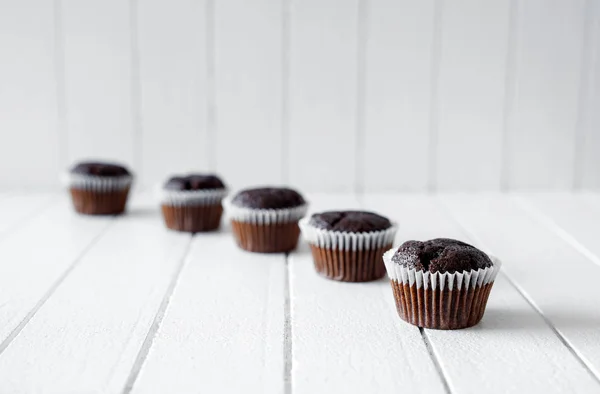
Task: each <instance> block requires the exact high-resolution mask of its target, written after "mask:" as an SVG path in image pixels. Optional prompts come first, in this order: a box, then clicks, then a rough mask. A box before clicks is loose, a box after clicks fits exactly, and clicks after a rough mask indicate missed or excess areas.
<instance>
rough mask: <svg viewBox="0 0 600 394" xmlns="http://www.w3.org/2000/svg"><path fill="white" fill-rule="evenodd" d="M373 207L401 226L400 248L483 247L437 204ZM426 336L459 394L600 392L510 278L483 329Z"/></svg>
mask: <svg viewBox="0 0 600 394" xmlns="http://www.w3.org/2000/svg"><path fill="white" fill-rule="evenodd" d="M366 203H367V205H368V206H369V207H375V206H376V207H379V208H380V209H381V210H383V212H385V213H386V214H388V215H389V216H390V217H392V218H394V219H396V220H397V221H398V222H399V223H400V228H399V231H398V235H397V237H396V238H397V240H398V243H401V242H404V241H406V240H409V239H417V240H425V239H432V238H438V237H448V238H455V239H460V240H464V241H466V242H470V243H473V244H476V245H477V243H476V242H474V241H475V240H474V239H472V238H470V237H468V236H467V234H465V233H464V231H463V230H462V229H461V228H460V227H459V226H458V224H457V223H456V222H454V220H453V219H452V218H451V217H450V216H448V214H447V213H446V212H444V210H443V209H441V208H440V206H439V205H438V204H437V203H436V201H435V199H434V198H433V197H429V196H426V195H405V196H380V197H372V198H369V197H367V198H366ZM477 246H479V247H481V245H477ZM498 257H500V258H503V257H504V256H503V255H498ZM390 298H391V297H390ZM402 324H405V323H402ZM426 333H427V337H428V338H429V341H430V342H431V345H432V347H433V349H434V352H435V354H436V356H437V357H438V361H439V363H440V365H441V368H442V370H443V371H444V374H445V376H446V379H447V380H448V385H449V387H450V391H451V392H456V393H481V392H486V393H506V392H544V393H564V392H568V391H575V392H579V391H581V392H585V391H590V390H597V389H600V385H599V384H598V382H597V381H596V380H595V379H594V378H593V377H592V376H591V375H590V374H589V373H588V371H587V370H586V369H585V368H584V367H583V366H582V365H581V364H580V362H579V360H578V359H577V358H575V357H574V356H573V355H572V353H571V352H570V351H569V349H568V348H567V347H565V346H564V345H563V343H562V342H561V340H560V339H559V337H558V336H556V334H555V333H554V331H553V330H552V328H551V327H550V326H548V324H547V323H546V322H545V321H544V319H543V318H542V317H541V316H540V315H539V313H538V312H537V311H536V310H535V309H534V308H533V307H531V305H529V304H528V302H527V301H526V300H525V299H524V298H523V297H522V296H521V294H520V293H519V292H518V290H517V289H516V288H515V287H514V286H513V285H511V284H510V282H509V281H508V280H507V279H506V277H505V275H502V274H501V275H500V276H499V277H498V278H497V279H496V283H495V284H494V288H493V290H492V293H491V296H490V299H489V302H488V306H487V309H486V313H485V315H484V317H483V320H482V321H481V322H480V323H479V324H478V325H477V326H475V327H473V328H470V329H465V330H457V331H443V330H426ZM507 366H510V367H507ZM492 371H499V372H501V373H494V372H492Z"/></svg>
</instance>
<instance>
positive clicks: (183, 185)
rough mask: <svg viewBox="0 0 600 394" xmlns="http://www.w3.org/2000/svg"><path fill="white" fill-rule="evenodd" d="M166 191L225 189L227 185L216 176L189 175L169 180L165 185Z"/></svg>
mask: <svg viewBox="0 0 600 394" xmlns="http://www.w3.org/2000/svg"><path fill="white" fill-rule="evenodd" d="M164 189H166V190H207V189H225V184H224V183H223V181H222V180H221V179H220V178H219V177H218V176H216V175H212V174H211V175H206V174H189V175H187V176H174V177H171V178H169V180H168V181H167V183H165V185H164Z"/></svg>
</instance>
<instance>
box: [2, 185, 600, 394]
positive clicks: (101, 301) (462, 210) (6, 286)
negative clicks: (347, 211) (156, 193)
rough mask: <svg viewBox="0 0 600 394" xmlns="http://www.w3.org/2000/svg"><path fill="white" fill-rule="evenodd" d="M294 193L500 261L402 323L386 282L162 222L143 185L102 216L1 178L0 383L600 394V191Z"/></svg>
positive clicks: (62, 388) (39, 387) (123, 389)
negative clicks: (339, 276) (369, 213)
mask: <svg viewBox="0 0 600 394" xmlns="http://www.w3.org/2000/svg"><path fill="white" fill-rule="evenodd" d="M308 197H309V199H310V201H311V203H312V207H311V209H312V210H313V211H314V210H323V209H332V208H358V207H362V208H366V209H372V210H376V211H379V212H381V213H383V214H386V215H389V216H390V217H392V218H393V219H394V220H397V221H398V222H399V225H400V230H399V233H398V236H397V242H398V243H400V242H402V241H403V240H406V239H409V238H413V239H425V238H433V237H440V236H444V237H453V238H459V239H462V240H465V241H469V242H472V243H474V244H475V245H477V246H479V247H481V248H483V249H484V250H487V251H489V252H490V253H493V254H494V255H496V256H498V257H499V258H501V259H502V260H503V262H504V265H503V268H502V270H503V272H502V273H501V275H500V276H499V277H498V279H497V280H496V284H495V286H494V289H493V291H492V294H491V297H490V301H489V304H488V308H487V311H486V314H485V316H484V318H483V321H482V322H481V323H480V324H479V325H477V326H476V327H473V328H471V329H466V330H460V331H434V330H422V329H419V328H417V327H414V326H411V325H408V324H406V323H404V322H402V321H401V320H400V319H399V318H398V316H397V314H396V311H395V308H394V302H393V299H392V294H391V289H390V287H389V284H388V283H387V281H386V280H381V281H378V282H373V283H365V284H348V283H337V282H332V281H328V280H325V279H323V278H321V277H319V276H317V274H315V272H314V270H313V267H312V261H311V257H310V255H309V253H308V249H307V247H306V245H304V244H303V243H302V244H301V247H300V248H299V249H298V250H297V251H296V252H294V253H291V254H290V255H288V256H286V255H283V254H281V255H259V254H250V253H246V252H243V251H240V250H238V249H237V248H236V247H235V245H234V241H233V239H232V237H231V234H230V232H229V228H228V226H227V225H225V226H223V229H222V230H221V231H220V232H218V233H213V234H199V235H196V236H193V237H192V236H190V235H187V234H179V233H175V232H170V231H167V230H166V229H165V228H164V226H163V223H162V218H161V217H160V214H159V211H158V209H157V206H156V204H155V202H154V201H153V199H152V198H151V196H150V195H146V194H137V195H135V196H133V198H132V200H131V201H130V205H129V213H128V214H127V215H126V216H122V217H118V218H112V217H83V216H78V215H76V214H74V213H73V212H72V209H71V206H70V201H69V200H68V199H67V196H66V195H65V194H26V193H20V192H5V193H2V194H0V393H217V392H218V393H285V394H290V393H293V394H303V393H306V394H309V393H333V392H340V393H415V392H428V393H429V392H431V393H448V392H450V393H486V394H492V393H506V392H514V393H537V392H539V393H567V392H573V393H600V195H599V194H519V195H515V194H512V195H498V194H477V195H468V194H464V195H440V196H426V195H377V196H375V195H367V196H361V197H360V198H355V197H354V196H351V195H309V196H308Z"/></svg>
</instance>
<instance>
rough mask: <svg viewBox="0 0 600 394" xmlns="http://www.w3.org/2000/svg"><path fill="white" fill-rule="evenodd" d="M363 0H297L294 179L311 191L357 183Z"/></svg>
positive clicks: (292, 29) (293, 46) (292, 39)
mask: <svg viewBox="0 0 600 394" xmlns="http://www.w3.org/2000/svg"><path fill="white" fill-rule="evenodd" d="M358 9H359V1H358V0H350V1H348V0H303V1H292V3H291V11H290V12H291V14H290V44H289V45H290V49H289V51H290V53H289V56H290V76H289V77H290V82H289V100H290V109H289V133H290V135H289V141H288V142H289V148H288V149H287V150H288V151H289V181H290V183H291V184H294V185H296V186H298V187H300V188H302V189H304V190H307V191H324V192H341V191H350V190H352V189H353V188H354V186H355V182H356V172H357V168H356V164H355V159H356V149H357V147H356V144H357V140H356V134H357V115H356V111H357V89H358V53H357V51H358V17H359V16H358Z"/></svg>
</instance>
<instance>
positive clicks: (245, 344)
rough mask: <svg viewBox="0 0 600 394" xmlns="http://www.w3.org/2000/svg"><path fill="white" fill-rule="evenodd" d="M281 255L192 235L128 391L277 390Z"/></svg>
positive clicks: (222, 237) (219, 237) (220, 236)
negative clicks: (174, 285)
mask: <svg viewBox="0 0 600 394" xmlns="http://www.w3.org/2000/svg"><path fill="white" fill-rule="evenodd" d="M284 284H285V257H284V256H283V255H282V254H274V255H263V254H252V253H247V252H243V251H241V250H239V249H237V247H236V246H235V244H234V241H233V239H231V236H230V234H228V233H223V232H220V233H210V234H208V233H207V234H202V235H201V236H198V237H196V238H195V239H194V241H193V244H192V248H191V251H190V254H189V259H188V262H187V264H186V266H185V267H184V269H183V271H182V273H181V278H180V280H179V283H178V285H177V288H176V289H175V292H174V293H173V296H172V297H171V302H170V304H169V307H168V309H167V312H166V314H165V317H164V319H163V321H162V324H161V326H160V328H159V330H158V332H157V334H156V338H155V340H154V346H153V347H152V350H151V351H150V353H149V355H148V358H147V360H146V362H145V363H144V365H143V367H142V369H141V372H140V374H139V377H138V379H137V381H136V382H135V384H134V386H133V391H132V392H133V393H164V392H177V393H197V392H227V393H229V392H232V393H234V392H246V393H263V392H264V393H281V392H283V370H284V362H283V360H284V357H283V326H284V302H285V294H284Z"/></svg>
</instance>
